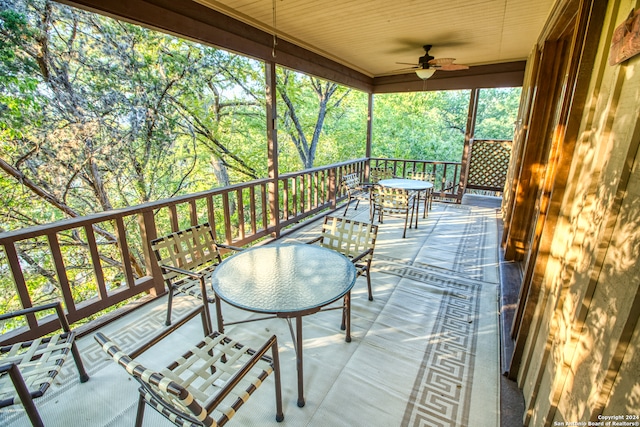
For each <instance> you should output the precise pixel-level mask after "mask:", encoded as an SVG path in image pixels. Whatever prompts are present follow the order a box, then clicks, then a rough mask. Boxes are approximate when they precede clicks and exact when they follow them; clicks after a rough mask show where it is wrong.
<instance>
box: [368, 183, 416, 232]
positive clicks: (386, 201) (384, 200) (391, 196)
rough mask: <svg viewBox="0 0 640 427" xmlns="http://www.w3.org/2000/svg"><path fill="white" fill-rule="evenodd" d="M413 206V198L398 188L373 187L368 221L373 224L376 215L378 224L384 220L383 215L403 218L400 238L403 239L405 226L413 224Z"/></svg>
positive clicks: (405, 230)
mask: <svg viewBox="0 0 640 427" xmlns="http://www.w3.org/2000/svg"><path fill="white" fill-rule="evenodd" d="M414 206H415V196H414V195H413V194H411V193H410V192H408V191H406V190H402V189H399V188H391V187H381V186H375V187H374V188H373V190H372V193H371V216H370V221H371V223H373V220H374V218H375V217H376V214H377V216H378V221H379V222H380V224H382V222H383V220H384V215H390V216H399V217H404V231H403V233H402V238H405V237H406V235H407V224H410V223H413V213H414ZM409 214H411V222H410V221H409ZM416 222H417V215H416ZM416 226H417V225H416Z"/></svg>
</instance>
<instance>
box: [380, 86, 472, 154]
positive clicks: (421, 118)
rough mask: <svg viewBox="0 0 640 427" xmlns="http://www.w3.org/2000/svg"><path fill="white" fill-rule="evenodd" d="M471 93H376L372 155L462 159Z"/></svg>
mask: <svg viewBox="0 0 640 427" xmlns="http://www.w3.org/2000/svg"><path fill="white" fill-rule="evenodd" d="M469 96H470V92H469V91H440V92H412V93H391V94H382V95H376V96H375V98H374V109H373V111H374V113H373V117H374V122H373V146H372V155H373V156H374V157H392V158H409V159H420V160H438V161H460V159H461V158H462V149H463V147H464V133H465V127H466V121H467V113H468V109H469Z"/></svg>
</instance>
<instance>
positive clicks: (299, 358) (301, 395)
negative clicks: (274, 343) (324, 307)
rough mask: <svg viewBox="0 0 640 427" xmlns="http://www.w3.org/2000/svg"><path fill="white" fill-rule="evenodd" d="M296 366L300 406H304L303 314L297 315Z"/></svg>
mask: <svg viewBox="0 0 640 427" xmlns="http://www.w3.org/2000/svg"><path fill="white" fill-rule="evenodd" d="M295 346H296V368H297V371H298V407H300V408H302V407H303V406H304V384H303V382H304V381H303V379H304V371H303V368H302V316H297V317H296V339H295Z"/></svg>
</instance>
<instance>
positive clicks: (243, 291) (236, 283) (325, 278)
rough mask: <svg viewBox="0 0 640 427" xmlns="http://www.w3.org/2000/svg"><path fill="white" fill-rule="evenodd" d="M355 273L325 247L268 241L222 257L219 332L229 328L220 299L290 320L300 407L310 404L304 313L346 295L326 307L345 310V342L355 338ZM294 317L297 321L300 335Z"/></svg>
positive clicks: (216, 282) (216, 287) (216, 274)
mask: <svg viewBox="0 0 640 427" xmlns="http://www.w3.org/2000/svg"><path fill="white" fill-rule="evenodd" d="M356 277H357V274H356V268H355V266H354V265H353V263H352V262H351V260H349V259H348V258H347V257H346V256H344V255H342V254H341V253H339V252H336V251H333V250H331V249H327V248H323V247H320V246H314V245H308V244H280V245H265V246H258V247H255V248H251V249H247V250H244V251H242V252H238V253H237V254H235V255H233V256H231V257H229V258H227V259H225V260H224V261H222V263H220V265H219V266H218V267H217V268H216V269H215V270H214V271H213V273H212V274H211V285H212V288H213V291H214V292H215V294H216V299H215V304H216V311H217V313H216V315H217V322H218V330H219V331H220V332H224V326H225V322H224V320H223V318H222V310H221V304H220V300H222V301H225V302H227V303H229V304H231V305H233V306H235V307H238V308H240V309H243V310H248V311H253V312H257V313H264V314H270V315H275V317H282V318H285V319H287V322H289V330H290V332H291V338H292V339H293V342H294V347H295V349H296V368H297V371H298V406H300V407H302V406H304V404H305V400H304V386H303V380H304V373H303V358H302V316H306V315H309V314H312V313H316V312H318V311H320V310H321V309H322V307H324V306H327V305H329V304H331V303H332V302H334V301H337V300H339V299H341V298H343V299H344V302H343V304H342V305H341V306H340V307H333V306H332V307H329V308H326V310H334V309H341V310H342V325H341V329H345V340H346V341H347V342H349V341H351V288H353V285H354V284H355V281H356ZM271 317H274V316H271ZM267 318H268V317H267ZM292 318H295V322H296V328H295V329H296V331H295V333H294V331H293V327H292V326H291V319H292ZM262 319H264V317H263V318H260V319H252V320H249V321H253V320H262ZM242 323H244V322H242ZM230 324H232V323H226V325H230Z"/></svg>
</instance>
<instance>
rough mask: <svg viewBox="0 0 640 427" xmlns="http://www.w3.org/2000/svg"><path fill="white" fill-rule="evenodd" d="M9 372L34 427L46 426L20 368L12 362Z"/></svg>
mask: <svg viewBox="0 0 640 427" xmlns="http://www.w3.org/2000/svg"><path fill="white" fill-rule="evenodd" d="M8 372H9V377H10V378H11V382H13V386H14V387H15V388H16V392H17V393H18V397H20V401H21V402H22V406H24V410H25V411H26V412H27V415H28V416H29V420H30V421H31V424H32V425H33V427H44V423H43V422H42V418H40V414H39V413H38V409H36V405H35V404H34V403H33V399H32V398H31V393H30V392H29V388H28V387H27V385H26V384H25V382H24V379H23V378H22V375H21V374H20V370H19V369H18V367H17V366H16V365H15V364H11V366H10V367H9V369H8Z"/></svg>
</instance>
